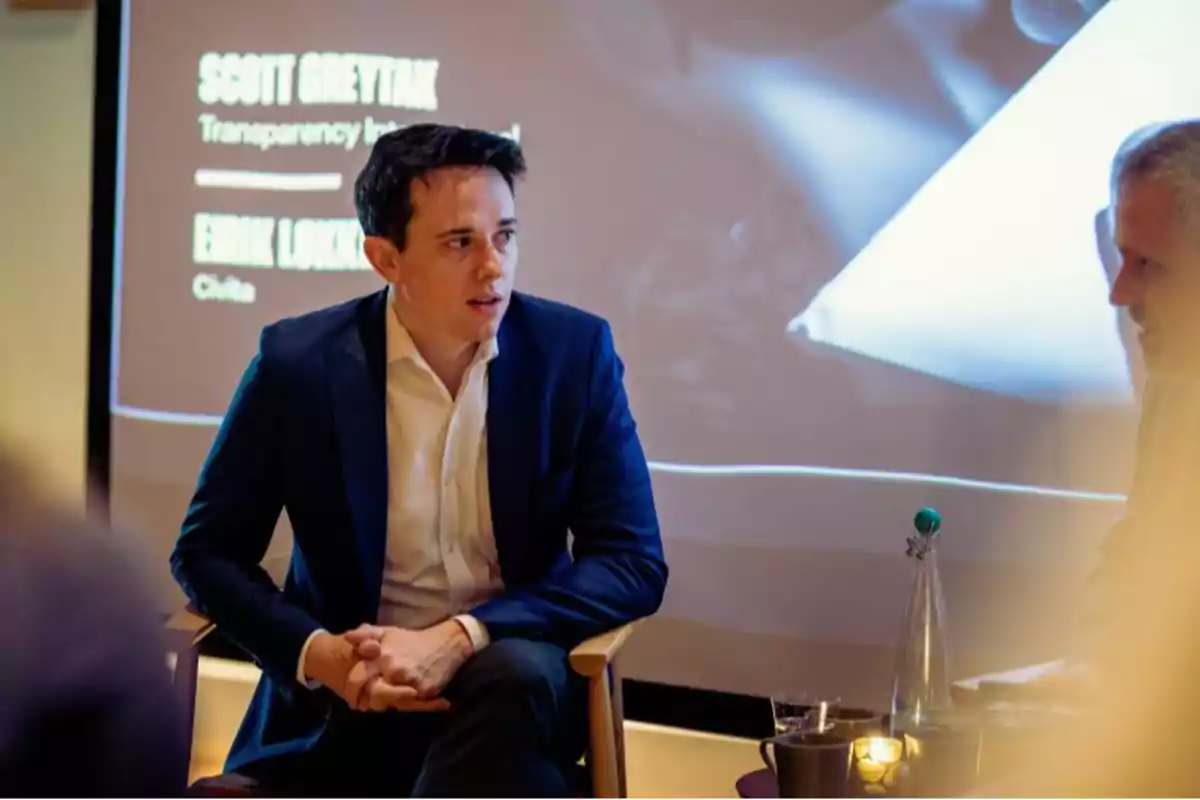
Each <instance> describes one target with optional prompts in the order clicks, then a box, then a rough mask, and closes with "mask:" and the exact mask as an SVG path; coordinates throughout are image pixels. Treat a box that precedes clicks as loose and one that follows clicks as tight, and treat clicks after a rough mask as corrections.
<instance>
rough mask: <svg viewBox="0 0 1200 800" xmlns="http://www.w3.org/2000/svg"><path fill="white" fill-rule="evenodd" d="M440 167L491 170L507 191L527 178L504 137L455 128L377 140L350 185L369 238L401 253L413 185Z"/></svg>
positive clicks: (515, 147) (416, 129) (415, 129)
mask: <svg viewBox="0 0 1200 800" xmlns="http://www.w3.org/2000/svg"><path fill="white" fill-rule="evenodd" d="M442 167H491V168H492V169H494V170H496V171H497V172H499V173H500V174H501V175H502V176H503V177H504V180H505V182H507V183H508V187H509V188H510V189H512V188H513V183H514V182H515V181H516V179H517V178H519V177H521V176H522V175H524V174H525V156H524V154H523V153H522V152H521V146H520V145H519V144H517V143H516V142H515V141H513V140H512V139H509V138H508V137H505V136H501V135H500V134H497V133H489V132H488V131H481V130H475V129H473V128H460V127H457V126H455V125H435V124H432V123H424V124H420V125H409V126H408V127H406V128H399V129H397V130H394V131H389V132H388V133H385V134H384V135H382V136H380V137H379V139H378V140H376V142H375V146H374V147H372V148H371V155H370V157H369V158H368V159H367V163H366V166H364V167H363V169H362V172H360V173H359V174H358V179H357V180H355V181H354V207H355V208H356V209H357V211H358V221H359V223H360V224H361V225H362V229H363V233H365V234H366V235H367V236H382V237H384V238H386V239H390V240H391V241H392V242H393V243H395V245H396V247H398V248H400V249H401V250H403V249H404V235H405V231H406V230H407V228H408V223H409V220H411V219H412V215H413V206H412V182H413V181H414V180H416V179H418V178H421V177H423V176H424V175H425V174H426V173H427V172H430V171H432V170H435V169H441V168H442Z"/></svg>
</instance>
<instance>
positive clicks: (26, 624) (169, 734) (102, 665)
mask: <svg viewBox="0 0 1200 800" xmlns="http://www.w3.org/2000/svg"><path fill="white" fill-rule="evenodd" d="M147 587H148V584H147V583H146V581H145V580H144V572H143V569H142V567H141V566H140V565H139V564H138V562H137V558H136V557H135V555H134V554H133V553H132V552H131V551H126V550H125V549H124V546H123V545H122V544H120V543H119V542H118V541H117V539H116V535H115V534H114V533H113V532H111V531H108V530H105V529H103V528H99V527H97V526H94V525H91V524H88V523H85V522H83V521H82V520H80V519H76V518H75V517H73V516H72V515H70V514H66V513H64V512H62V511H60V510H59V509H57V508H55V507H54V506H53V504H51V503H50V502H48V501H45V500H43V499H41V498H40V497H39V494H38V491H37V490H36V488H35V487H34V486H33V481H31V479H30V478H29V476H28V474H27V472H26V470H24V469H23V467H22V466H21V465H20V464H19V463H18V461H17V460H16V459H15V458H13V457H11V456H8V455H6V454H5V453H3V452H0V609H2V610H3V611H2V613H0V648H2V651H3V654H2V655H0V794H4V795H16V796H38V797H40V796H52V797H108V796H119V797H174V796H181V795H182V794H183V793H184V790H185V789H186V786H187V769H188V753H187V752H186V751H185V747H186V737H185V731H184V729H183V719H184V718H183V715H182V714H181V713H180V710H181V709H180V708H179V707H178V705H177V703H176V699H175V696H174V694H173V692H172V690H171V682H170V673H169V671H168V669H167V664H166V646H165V642H164V641H163V640H162V639H161V638H160V636H161V620H160V619H159V617H158V615H157V614H156V613H155V611H156V608H157V604H156V603H155V601H154V599H153V597H152V596H151V593H150V592H149V591H148V589H147Z"/></svg>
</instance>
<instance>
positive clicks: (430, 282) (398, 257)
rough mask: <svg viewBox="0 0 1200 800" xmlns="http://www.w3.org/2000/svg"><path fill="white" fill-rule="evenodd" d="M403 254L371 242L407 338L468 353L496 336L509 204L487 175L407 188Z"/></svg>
mask: <svg viewBox="0 0 1200 800" xmlns="http://www.w3.org/2000/svg"><path fill="white" fill-rule="evenodd" d="M411 191H412V206H413V216H412V220H411V221H410V222H409V223H408V229H407V231H406V235H405V246H404V249H403V250H402V251H401V250H398V249H397V248H396V247H395V246H394V245H392V244H391V242H388V241H386V240H383V239H375V238H370V239H368V241H367V254H368V258H370V260H371V263H372V264H373V265H374V266H375V269H376V270H377V271H378V272H379V273H380V274H381V275H382V276H383V277H384V279H385V280H387V281H388V282H389V283H391V284H393V285H394V286H395V288H396V303H397V307H398V308H399V309H400V310H401V312H402V317H403V319H404V321H405V323H406V324H407V325H408V326H409V327H410V328H411V329H412V333H413V335H414V337H418V336H419V337H421V338H424V339H433V340H435V341H436V342H437V343H438V344H441V345H450V346H457V345H468V344H473V343H476V342H480V341H483V340H485V339H488V338H490V337H492V336H495V335H496V332H497V331H498V330H499V328H500V320H501V318H503V316H504V312H505V311H506V310H507V309H508V303H509V300H510V297H511V294H512V287H513V279H514V278H515V276H516V271H517V238H516V237H517V219H516V203H515V200H514V199H513V193H512V190H511V189H509V187H508V183H507V182H505V180H504V178H503V177H502V176H501V175H500V173H499V172H497V171H496V170H494V169H491V168H485V167H445V168H442V169H437V170H433V171H432V172H429V173H427V174H426V175H425V176H424V177H423V178H421V179H418V180H414V181H413V183H412V187H411Z"/></svg>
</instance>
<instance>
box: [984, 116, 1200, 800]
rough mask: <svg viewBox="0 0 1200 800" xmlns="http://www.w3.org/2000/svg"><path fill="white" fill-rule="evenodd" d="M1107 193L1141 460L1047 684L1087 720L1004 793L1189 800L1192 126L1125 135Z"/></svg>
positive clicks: (1199, 535) (1196, 260)
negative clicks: (1087, 606) (1082, 615)
mask: <svg viewBox="0 0 1200 800" xmlns="http://www.w3.org/2000/svg"><path fill="white" fill-rule="evenodd" d="M1111 187H1112V211H1111V213H1112V229H1113V238H1114V244H1115V246H1116V249H1117V251H1118V252H1119V254H1120V269H1119V271H1118V272H1117V274H1116V276H1115V278H1114V279H1113V282H1112V287H1111V301H1112V303H1113V305H1114V306H1117V307H1119V308H1121V309H1124V310H1125V312H1126V313H1128V315H1129V317H1130V319H1131V320H1132V322H1133V323H1134V324H1135V325H1136V326H1137V328H1138V331H1139V335H1138V341H1139V343H1140V346H1141V349H1142V357H1143V361H1144V364H1145V370H1146V384H1145V387H1144V393H1143V406H1142V415H1141V422H1140V425H1139V430H1138V442H1137V466H1136V471H1135V475H1134V479H1133V485H1132V486H1131V489H1130V492H1129V496H1128V500H1127V503H1126V508H1125V513H1124V515H1123V518H1122V519H1121V521H1120V522H1119V523H1118V525H1117V526H1116V527H1115V528H1114V530H1113V531H1112V532H1111V533H1110V535H1109V537H1108V539H1107V540H1106V541H1105V543H1104V545H1103V548H1102V551H1101V554H1100V563H1099V565H1098V568H1097V570H1096V572H1095V574H1094V576H1093V582H1092V586H1091V589H1092V591H1093V592H1094V594H1093V602H1092V604H1091V613H1090V618H1089V620H1088V623H1087V625H1086V626H1085V628H1084V630H1083V631H1082V634H1083V635H1082V636H1080V638H1079V643H1078V646H1077V649H1076V651H1075V652H1074V653H1073V655H1072V658H1071V659H1069V661H1068V667H1067V669H1066V670H1065V671H1064V673H1063V674H1060V675H1057V676H1055V677H1054V678H1052V679H1050V680H1051V681H1052V683H1053V685H1054V686H1055V688H1056V689H1058V690H1060V691H1064V692H1067V693H1068V694H1069V695H1070V696H1071V697H1073V698H1075V699H1076V700H1078V699H1079V698H1084V700H1083V702H1082V703H1081V704H1080V705H1081V710H1082V712H1083V713H1084V715H1085V716H1084V720H1085V721H1084V722H1083V723H1082V724H1081V725H1077V726H1074V727H1067V728H1066V729H1062V730H1058V731H1057V732H1056V733H1055V734H1054V735H1053V736H1052V738H1051V740H1050V741H1048V742H1046V741H1042V742H1041V746H1037V747H1034V748H1033V749H1032V754H1031V755H1030V756H1029V758H1028V760H1027V761H1026V762H1025V763H1024V764H1022V767H1023V769H1021V770H1019V774H1018V775H1016V776H1014V780H1013V782H1012V785H1011V786H1006V787H1004V788H1005V789H1006V790H1012V793H1016V794H1035V795H1043V796H1052V795H1089V796H1090V795H1102V796H1113V795H1115V796H1143V797H1154V796H1197V795H1200V772H1197V770H1196V769H1195V767H1194V763H1193V762H1194V760H1195V752H1196V750H1195V734H1194V730H1195V727H1196V721H1197V719H1198V718H1200V624H1198V623H1200V120H1190V121H1182V122H1173V123H1168V124H1160V125H1154V126H1151V127H1148V128H1145V129H1142V130H1140V131H1138V132H1136V133H1135V134H1133V135H1132V136H1130V137H1129V138H1128V139H1127V140H1126V141H1125V142H1124V143H1123V144H1122V145H1121V147H1120V148H1119V150H1118V152H1117V155H1116V157H1115V159H1114V161H1113V166H1112V176H1111ZM1042 688H1045V682H1043V687H1042ZM1042 756H1045V757H1044V758H1043V757H1042ZM984 757H985V758H986V757H987V752H986V745H985V752H984ZM990 788H997V787H990Z"/></svg>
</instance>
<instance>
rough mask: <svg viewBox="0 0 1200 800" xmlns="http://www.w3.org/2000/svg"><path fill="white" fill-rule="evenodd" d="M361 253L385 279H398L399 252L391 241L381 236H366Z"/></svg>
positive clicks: (393, 280) (394, 281)
mask: <svg viewBox="0 0 1200 800" xmlns="http://www.w3.org/2000/svg"><path fill="white" fill-rule="evenodd" d="M363 255H365V256H366V257H367V261H369V262H371V266H372V267H374V268H375V271H376V272H377V273H379V276H380V277H381V278H383V279H384V280H385V281H387V282H388V283H396V282H397V281H399V280H400V253H399V251H397V250H396V245H394V244H393V243H392V242H391V241H389V240H388V239H385V238H383V237H382V236H368V237H366V238H364V239H363Z"/></svg>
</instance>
